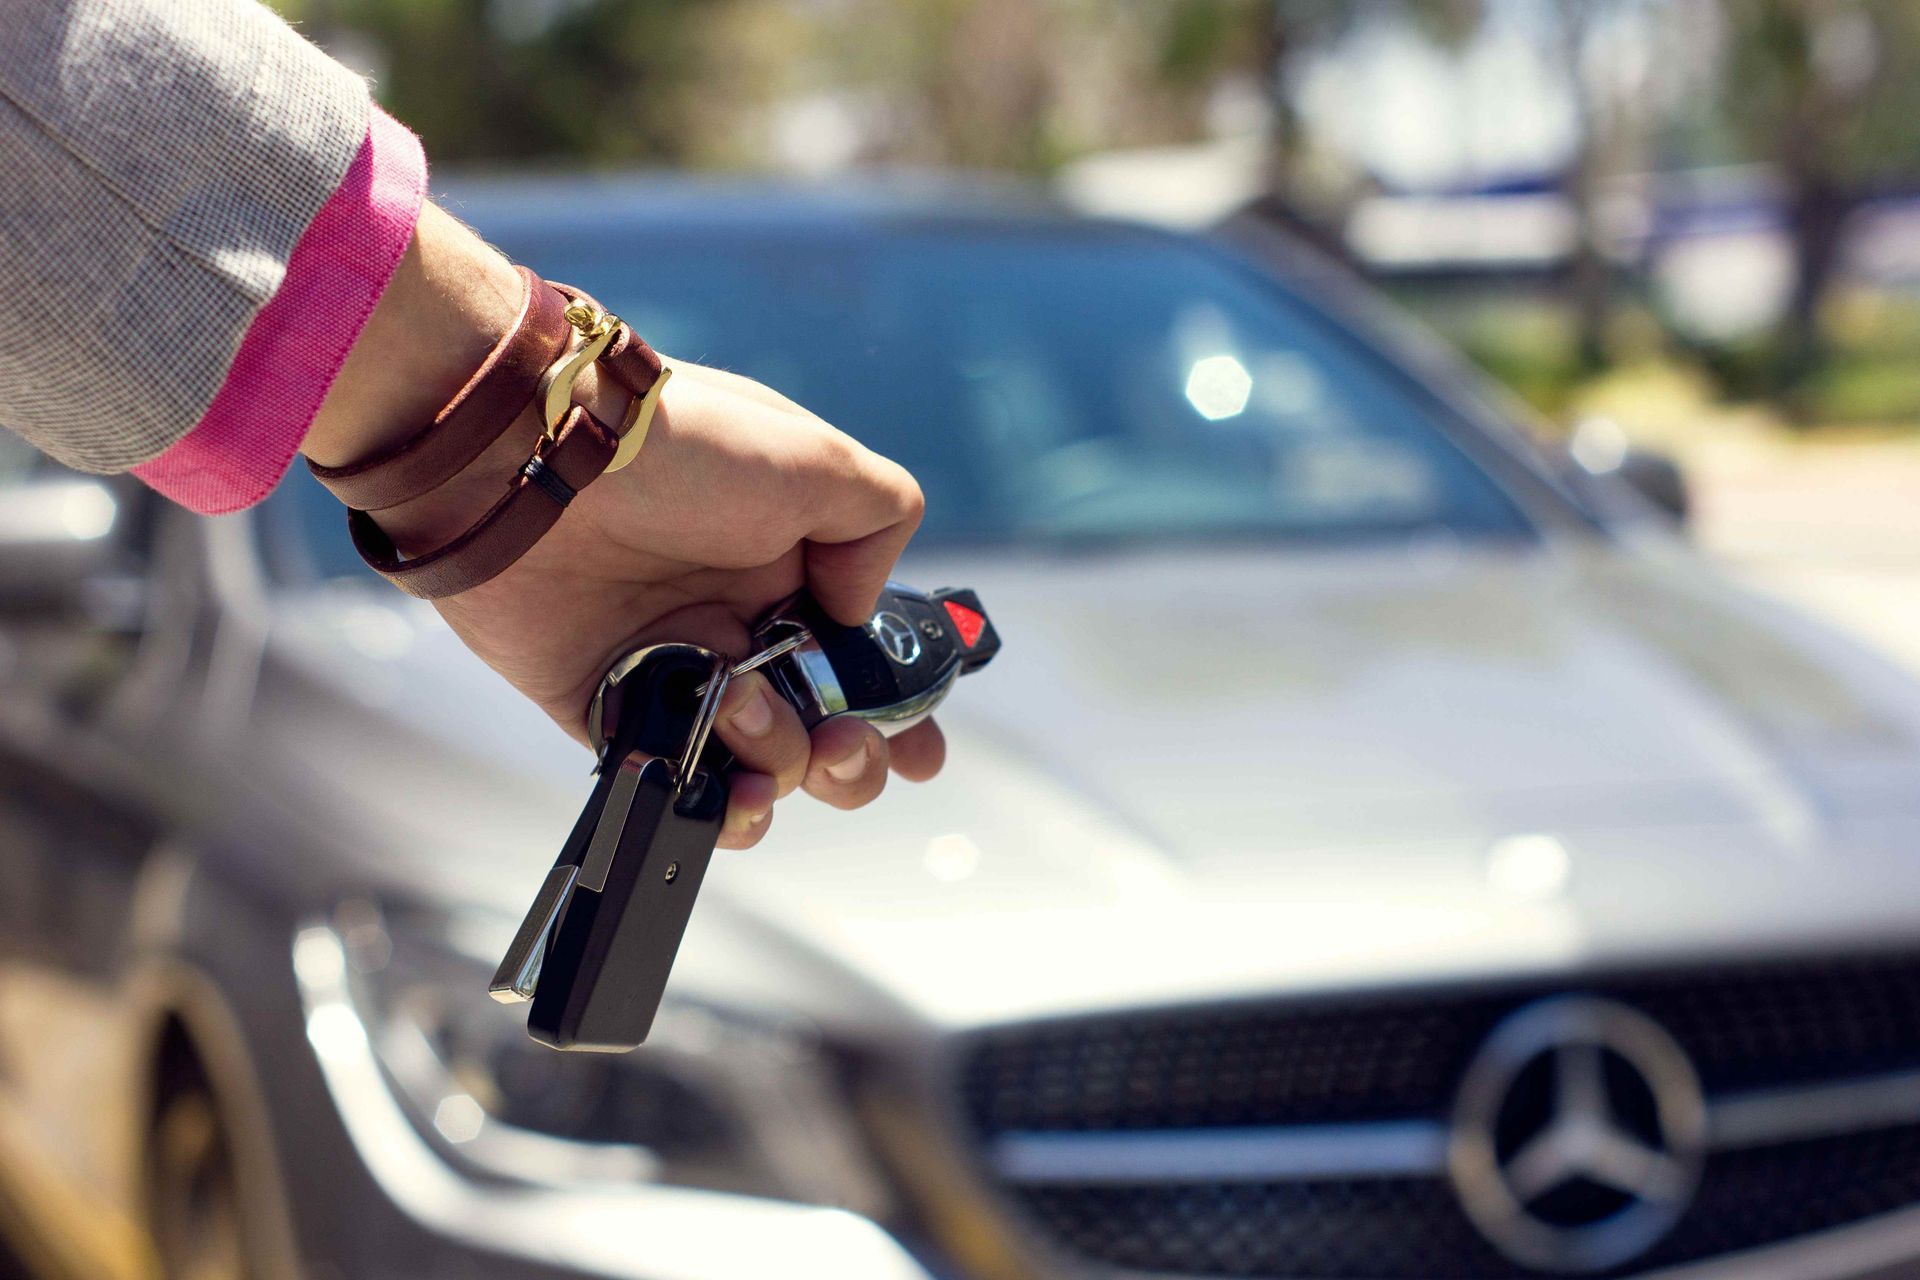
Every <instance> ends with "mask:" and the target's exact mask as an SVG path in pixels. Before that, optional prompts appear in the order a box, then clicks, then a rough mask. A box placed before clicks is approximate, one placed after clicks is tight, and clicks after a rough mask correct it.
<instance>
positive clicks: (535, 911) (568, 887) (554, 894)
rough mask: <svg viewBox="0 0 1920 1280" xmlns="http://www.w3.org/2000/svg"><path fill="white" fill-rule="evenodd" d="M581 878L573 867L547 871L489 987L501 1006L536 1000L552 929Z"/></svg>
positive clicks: (488, 991)
mask: <svg viewBox="0 0 1920 1280" xmlns="http://www.w3.org/2000/svg"><path fill="white" fill-rule="evenodd" d="M579 877H580V868H579V867H577V866H572V865H568V866H564V867H555V868H553V869H552V870H551V871H549V872H547V878H546V881H545V882H544V883H542V884H541V886H540V892H539V893H537V894H535V895H534V898H533V906H532V907H531V908H530V909H528V911H527V918H526V919H524V920H522V921H521V922H520V928H519V930H518V931H517V932H515V933H514V935H513V942H512V943H511V944H510V945H509V946H508V947H507V954H506V955H505V956H503V957H502V958H501V960H500V967H499V968H498V969H496V970H494V972H493V980H492V981H491V982H489V983H488V984H487V993H488V994H489V995H491V996H492V997H493V998H494V999H495V1000H498V1001H499V1002H500V1003H501V1004H522V1003H524V1002H526V1001H528V1000H531V999H533V992H534V988H536V987H538V986H539V985H540V968H541V966H542V965H544V964H545V963H546V959H547V939H549V938H551V937H552V936H553V927H554V925H556V924H557V923H559V920H560V912H561V910H562V908H564V907H565V906H566V905H567V896H568V895H569V894H571V893H572V892H573V884H574V881H575V880H577V879H579Z"/></svg>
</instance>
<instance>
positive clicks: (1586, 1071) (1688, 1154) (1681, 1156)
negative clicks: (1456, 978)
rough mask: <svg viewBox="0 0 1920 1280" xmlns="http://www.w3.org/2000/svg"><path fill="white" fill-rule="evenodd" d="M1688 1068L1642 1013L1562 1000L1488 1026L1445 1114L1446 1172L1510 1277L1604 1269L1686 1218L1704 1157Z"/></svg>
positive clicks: (1699, 1106)
mask: <svg viewBox="0 0 1920 1280" xmlns="http://www.w3.org/2000/svg"><path fill="white" fill-rule="evenodd" d="M1706 1138H1707V1113H1706V1104H1705V1102H1704V1100H1703V1099H1702V1097H1701V1092H1700V1082H1699V1080H1698V1079H1697V1078H1696V1077H1695V1075H1694V1071H1693V1066H1692V1064H1691V1063H1690V1062H1688V1060H1687V1055H1686V1053H1685V1052H1684V1051H1682V1049H1681V1048H1680V1046H1679V1045H1678V1044H1676V1043H1674V1040H1673V1037H1672V1036H1670V1035H1668V1034H1667V1033H1666V1032H1665V1031H1664V1030H1662V1029H1661V1027H1660V1026H1659V1024H1657V1023H1655V1022H1654V1021H1653V1020H1652V1019H1650V1018H1648V1017H1647V1016H1646V1015H1644V1014H1641V1013H1638V1012H1636V1011H1634V1010H1633V1009H1630V1008H1628V1007H1626V1006H1625V1005H1622V1004H1616V1003H1615V1002H1613V1001H1611V1000H1600V999H1593V998H1589V997H1575V996H1567V997H1561V998H1557V999H1552V1000H1546V1001H1542V1002H1540V1003H1538V1004H1532V1005H1528V1006H1527V1007H1525V1008H1523V1009H1521V1010H1519V1011H1518V1012H1517V1013H1515V1014H1514V1015H1512V1016H1511V1017H1509V1018H1508V1019H1507V1020H1506V1021H1505V1022H1503V1023H1501V1024H1500V1025H1499V1026H1498V1027H1497V1028H1495V1030H1494V1032H1493V1034H1492V1035H1491V1036H1489V1037H1488V1039H1487V1042H1486V1043H1485V1044H1484V1045H1483V1046H1482V1047H1481V1049H1480V1052H1479V1053H1478V1055H1476V1056H1475V1058H1474V1060H1473V1062H1472V1063H1471V1064H1470V1065H1469V1066H1468V1068H1467V1072H1466V1075H1465V1077H1464V1078H1463V1079H1462V1081H1461V1084H1460V1092H1459V1095H1458V1098H1457V1099H1456V1101H1455V1104H1454V1112H1453V1132H1452V1138H1451V1140H1450V1143H1449V1147H1448V1165H1449V1169H1450V1172H1451V1174H1452V1177H1453V1184H1454V1188H1455V1191H1456V1192H1457V1193H1458V1195H1459V1197H1460V1203H1461V1205H1462V1206H1463V1207H1464V1208H1465V1209H1466V1212H1467V1216H1468V1217H1470V1218H1471V1219H1472V1220H1473V1222H1474V1225H1475V1226H1477V1227H1478V1228H1479V1229H1480V1232H1481V1234H1483V1235H1485V1236H1486V1238H1487V1239H1488V1240H1489V1241H1491V1242H1492V1243H1493V1245H1494V1246H1495V1247H1496V1248H1498V1249H1499V1250H1500V1251H1501V1252H1502V1253H1504V1254H1506V1256H1507V1257H1508V1258H1510V1259H1512V1260H1513V1261H1515V1262H1517V1263H1520V1264H1521V1265H1522V1266H1527V1267H1533V1268H1535V1269H1537V1270H1542V1271H1562V1272H1575V1271H1604V1270H1606V1269H1608V1268H1610V1267H1616V1266H1619V1265H1620V1264H1621V1263H1624V1262H1627V1261H1629V1260H1630V1259H1633V1258H1636V1257H1638V1256H1639V1255H1640V1254H1642V1253H1644V1252H1646V1251H1647V1250H1648V1249H1650V1248H1652V1247H1653V1245H1654V1244H1655V1243H1656V1242H1658V1241H1659V1239H1660V1238H1661V1237H1662V1236H1663V1235H1665V1234H1666V1233H1667V1231H1668V1230H1669V1229H1670V1228H1671V1227H1672V1226H1673V1225H1674V1223H1675V1222H1677V1221H1678V1220H1679V1218H1680V1215H1681V1214H1682V1213H1684V1212H1685V1211H1686V1207H1687V1204H1688V1202H1689V1200H1690V1199H1691V1198H1692V1196H1693V1192H1694V1188H1695V1186H1696V1185H1697V1184H1698V1182H1699V1179H1700V1168H1701V1164H1702V1162H1703V1160H1704V1158H1705V1154H1706Z"/></svg>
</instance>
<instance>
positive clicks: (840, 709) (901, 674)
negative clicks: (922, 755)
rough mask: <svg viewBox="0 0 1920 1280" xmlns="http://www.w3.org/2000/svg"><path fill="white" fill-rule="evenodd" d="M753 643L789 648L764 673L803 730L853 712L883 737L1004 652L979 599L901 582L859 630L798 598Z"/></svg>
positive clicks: (767, 621)
mask: <svg viewBox="0 0 1920 1280" xmlns="http://www.w3.org/2000/svg"><path fill="white" fill-rule="evenodd" d="M754 640H755V641H756V642H757V643H758V644H760V645H761V646H762V648H763V649H771V648H774V647H781V648H788V649H789V651H788V652H785V653H782V654H781V655H780V656H779V657H778V658H777V659H776V660H774V661H772V662H771V663H770V664H769V666H768V674H769V678H770V679H771V680H772V681H773V684H774V687H775V688H777V689H779V690H780V693H781V695H782V696H783V697H785V698H786V699H787V701H788V702H791V703H792V704H793V705H794V707H795V708H796V709H797V710H798V711H799V712H800V718H801V720H802V721H804V722H805V723H806V726H807V727H808V728H809V729H811V728H813V726H814V725H816V724H818V723H820V722H821V721H822V720H825V719H826V718H827V717H828V716H835V715H851V716H857V717H858V718H860V719H862V720H867V721H870V722H871V723H873V724H874V726H875V727H876V728H878V729H879V730H880V731H881V732H882V733H885V734H888V735H889V736H891V735H892V734H895V733H899V732H900V731H902V730H903V729H908V728H911V727H912V726H913V725H916V724H918V723H920V721H922V720H924V719H926V718H927V716H928V715H929V714H931V713H932V711H933V709H934V708H935V707H936V706H938V705H939V704H940V702H941V700H942V699H944V698H945V697H946V696H947V692H948V690H950V689H951V688H952V687H953V682H954V681H955V680H957V679H959V678H960V676H961V675H963V674H966V673H968V672H973V671H978V670H979V669H980V668H981V667H984V666H986V665H987V663H989V662H991V661H992V660H993V656H994V655H995V654H996V653H998V652H1000V636H999V633H997V632H996V631H994V629H993V624H992V623H991V622H989V621H987V615H986V611H985V610H984V609H982V608H981V606H980V597H979V596H977V595H975V594H974V593H973V592H971V591H961V590H954V589H951V588H942V589H941V590H939V591H935V592H932V593H931V594H929V593H926V592H922V591H916V590H914V589H913V588H912V587H909V586H906V585H904V584H902V583H898V582H889V583H888V584H887V586H886V590H885V591H883V592H881V593H880V600H879V604H878V606H877V607H876V608H875V609H874V612H873V617H872V618H871V619H870V620H869V621H868V622H867V625H866V626H864V627H849V626H846V625H844V624H842V623H838V622H835V621H834V620H833V619H832V618H829V617H828V616H827V615H826V613H825V612H823V611H822V610H821V608H820V606H819V605H818V604H816V603H814V601H813V600H812V599H811V598H810V597H808V596H805V595H800V596H796V597H794V599H793V600H791V601H789V602H788V603H787V604H786V605H783V606H781V607H780V608H777V609H775V610H774V611H773V612H772V613H771V614H769V615H768V616H767V617H766V618H764V619H763V620H762V621H761V622H760V624H759V626H757V627H756V628H754Z"/></svg>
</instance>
